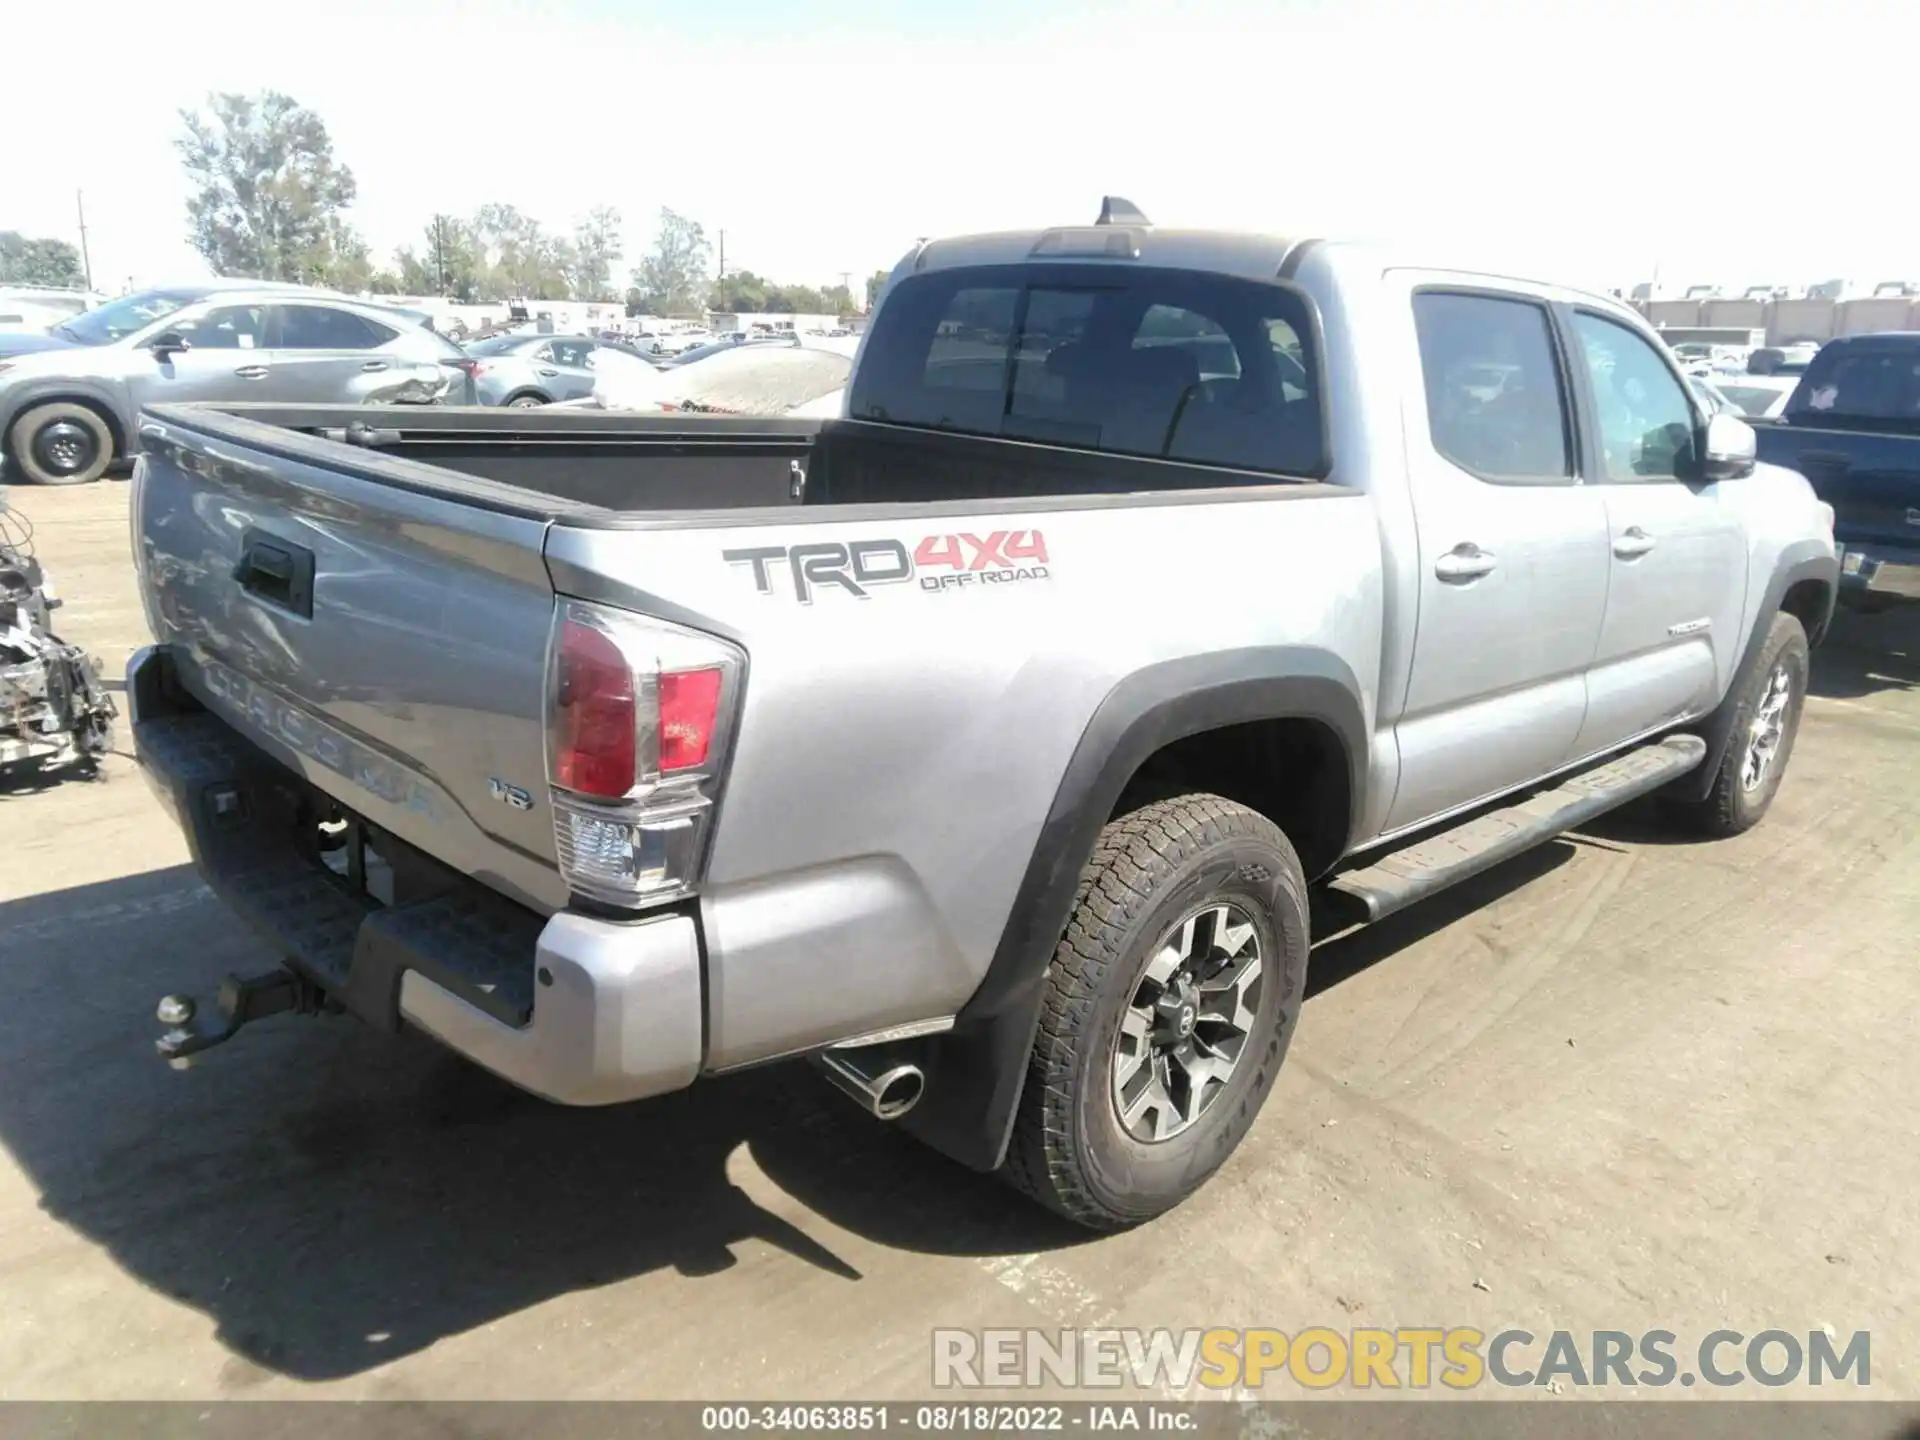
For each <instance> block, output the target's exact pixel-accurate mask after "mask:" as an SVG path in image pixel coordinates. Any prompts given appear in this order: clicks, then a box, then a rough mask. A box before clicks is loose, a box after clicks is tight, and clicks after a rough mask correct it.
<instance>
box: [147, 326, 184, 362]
mask: <svg viewBox="0 0 1920 1440" xmlns="http://www.w3.org/2000/svg"><path fill="white" fill-rule="evenodd" d="M147 348H148V349H149V350H151V351H153V358H154V359H156V360H168V359H171V358H172V357H173V356H175V355H178V354H180V353H182V352H183V351H187V350H191V349H192V348H193V347H192V346H191V345H189V344H188V343H187V338H186V336H184V335H182V334H181V333H180V332H179V331H178V330H169V331H167V333H166V334H164V335H160V336H156V337H155V338H154V340H153V342H152V343H151V344H150V345H148V346H147Z"/></svg>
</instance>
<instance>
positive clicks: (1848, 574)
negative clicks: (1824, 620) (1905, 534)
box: [1836, 540, 1920, 600]
mask: <svg viewBox="0 0 1920 1440" xmlns="http://www.w3.org/2000/svg"><path fill="white" fill-rule="evenodd" d="M1836 548H1838V550H1839V551H1840V591H1841V593H1842V594H1843V595H1846V596H1849V597H1856V598H1857V597H1862V596H1868V595H1871V596H1874V597H1875V598H1880V597H1884V598H1886V599H1890V600H1920V549H1914V548H1909V547H1906V546H1897V545H1881V544H1874V543H1871V542H1867V543H1861V544H1855V543H1853V542H1851V541H1844V540H1843V541H1841V542H1840V543H1839V545H1838V546H1837V547H1836Z"/></svg>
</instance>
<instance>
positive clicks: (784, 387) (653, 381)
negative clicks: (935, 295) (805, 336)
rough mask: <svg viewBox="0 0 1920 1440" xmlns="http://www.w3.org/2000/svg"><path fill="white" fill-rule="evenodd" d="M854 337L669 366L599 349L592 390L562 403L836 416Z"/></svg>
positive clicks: (744, 349)
mask: <svg viewBox="0 0 1920 1440" xmlns="http://www.w3.org/2000/svg"><path fill="white" fill-rule="evenodd" d="M857 343H858V342H857V340H855V339H853V338H851V337H849V338H846V339H825V338H822V339H819V340H809V341H807V342H806V343H804V344H800V343H795V344H792V345H742V346H739V347H738V348H736V349H729V350H724V351H721V352H720V353H718V354H715V355H709V356H707V357H706V358H705V359H702V360H696V361H695V362H694V363H692V364H691V365H682V366H673V367H669V368H666V369H655V368H654V367H653V366H651V365H648V364H647V363H646V362H645V361H644V360H636V359H634V358H633V357H631V356H627V355H623V354H621V353H620V352H619V351H608V352H603V351H596V352H595V353H594V355H593V356H592V359H591V363H592V366H593V369H594V385H593V394H592V395H591V396H589V397H587V398H586V399H583V400H576V401H569V402H566V408H568V409H598V410H686V411H692V412H694V413H698V414H708V415H827V416H833V415H838V414H839V413H840V404H841V401H842V399H843V398H844V394H845V390H846V384H847V376H848V374H849V373H850V372H851V370H852V369H853V352H854V349H855V348H856V346H857Z"/></svg>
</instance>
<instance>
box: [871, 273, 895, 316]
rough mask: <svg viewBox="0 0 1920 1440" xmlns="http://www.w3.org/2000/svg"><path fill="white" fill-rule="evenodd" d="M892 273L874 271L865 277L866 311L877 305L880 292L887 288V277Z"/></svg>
mask: <svg viewBox="0 0 1920 1440" xmlns="http://www.w3.org/2000/svg"><path fill="white" fill-rule="evenodd" d="M891 273H892V272H891V271H888V270H876V271H874V272H873V274H871V275H869V276H868V277H867V309H869V310H871V309H873V307H874V306H875V305H876V304H877V303H879V300H880V292H881V291H882V290H884V289H886V288H887V276H888V275H890V274H891Z"/></svg>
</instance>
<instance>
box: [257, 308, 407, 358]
mask: <svg viewBox="0 0 1920 1440" xmlns="http://www.w3.org/2000/svg"><path fill="white" fill-rule="evenodd" d="M397 333H398V332H396V331H393V330H389V329H387V327H386V326H384V325H376V324H374V322H373V321H371V320H363V319H362V318H361V317H360V316H358V315H355V314H352V313H350V312H349V311H346V310H330V309H328V308H327V307H326V306H324V305H282V306H281V307H280V340H279V344H278V346H277V347H276V348H278V349H281V350H374V349H378V348H379V347H380V346H382V345H384V344H386V343H387V342H388V341H389V340H391V339H393V338H394V336H395V334H397Z"/></svg>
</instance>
